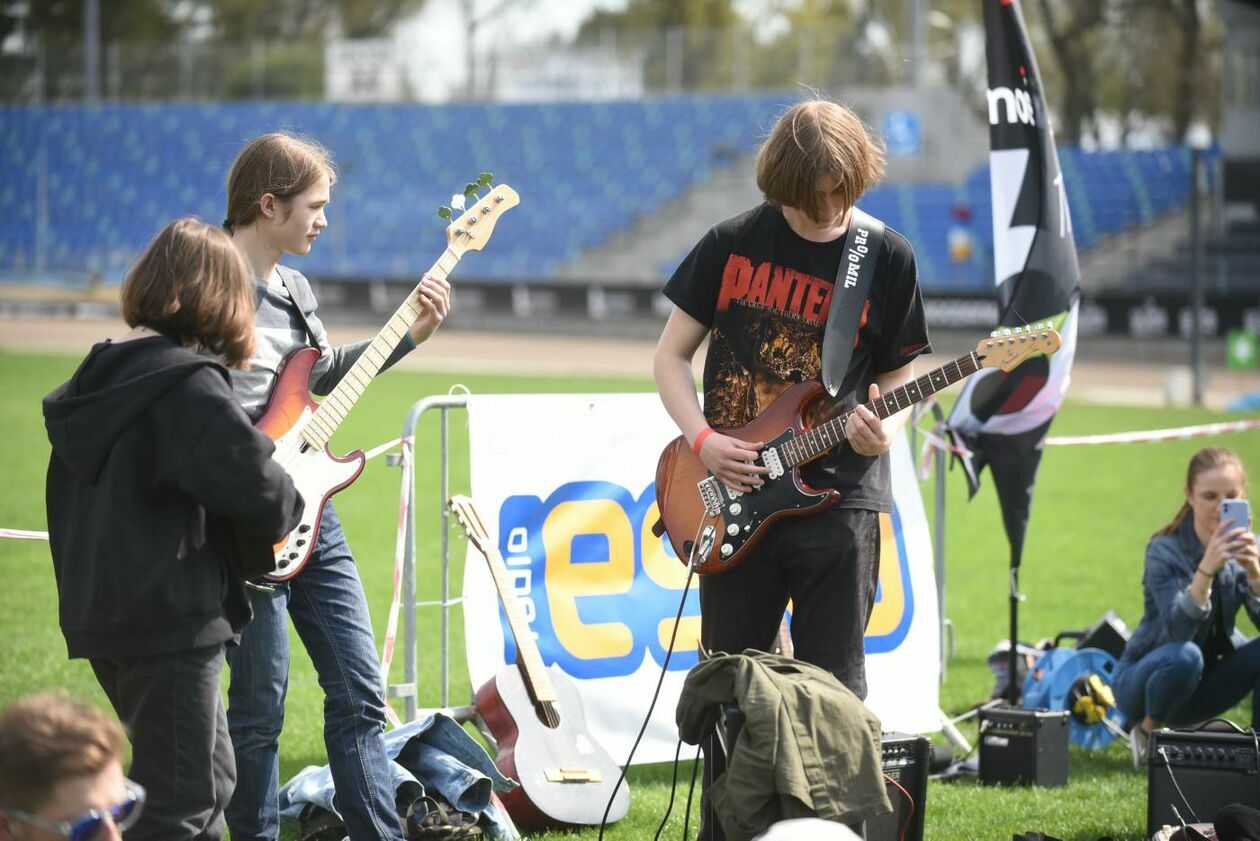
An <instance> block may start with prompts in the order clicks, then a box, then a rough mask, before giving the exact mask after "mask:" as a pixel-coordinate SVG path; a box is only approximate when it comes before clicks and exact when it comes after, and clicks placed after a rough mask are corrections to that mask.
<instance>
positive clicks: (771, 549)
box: [700, 508, 880, 841]
mask: <svg viewBox="0 0 1260 841" xmlns="http://www.w3.org/2000/svg"><path fill="white" fill-rule="evenodd" d="M879 545H880V536H879V513H878V512H875V511H867V510H863V509H857V508H832V509H829V510H826V511H822V512H819V513H817V514H812V515H805V516H803V517H800V518H799V519H787V520H781V521H779V523H777V524H776V525H775V526H773V527H772V531H771V532H770V533H769V534H768V535H766V536H765V537H764V538H763V539H762V542H761V543H760V544H759V545H758V546H757V548H756V551H755V552H754V553H753V554H752V556H751V557H748V558H745V559H744V561H743V562H742V563H741V564H740V565H739V566H737V567H735V568H734V569H732V570H729V571H727V572H723V573H719V574H716V575H707V576H704V577H703V578H701V579H700V612H701V617H700V636H701V641H702V642H703V643H704V646H705V648H706V649H708V650H709V651H721V652H725V653H727V654H738V653H740V652H741V651H743V650H744V649H746V648H754V649H757V650H759V651H768V650H770V648H771V644H772V643H773V641H774V639H775V635H776V634H777V632H778V629H779V624H780V622H781V621H782V619H783V611H784V610H785V609H786V607H787V604H788V599H789V598H790V599H791V600H792V645H793V647H794V648H795V650H796V651H795V654H796V658H797V659H798V660H804V661H805V662H807V663H812V664H813V665H815V666H820V667H822V668H824V669H826V670H827V671H829V672H831V673H832V674H834V675H835V676H836V678H837V679H838V680H839V681H840V682H841V683H843V684H844V685H845V686H847V687H848V688H849V689H850V690H851V691H852V692H853V694H855V695H857V696H858V697H859V698H865V697H866V651H865V641H864V637H865V634H866V624H867V622H868V621H869V620H870V617H871V610H872V608H873V607H874V605H875V588H876V585H877V583H878V582H879ZM703 747H704V759H705V767H704V775H703V786H704V787H705V788H707V787H708V785H709V783H711V782H712V781H713V780H714V779H716V778H717V777H718V776H719V775H720V774H721V773H722V771H723V770H725V759H726V757H725V754H724V752H723V751H722V749H721V747H720V745H718V743H717V741H716V739H715V738H711V739H708V740H706V741H705V744H704V745H703ZM704 803H705V804H706V806H705V808H704V821H703V825H702V829H701V835H700V837H701V839H702V841H720V839H722V838H723V837H724V836H723V835H722V834H721V829H720V828H719V827H716V826H714V824H715V823H716V822H715V821H714V820H713V816H712V815H711V813H710V811H709V809H708V807H707V803H708V800H707V799H706V800H705V801H704ZM854 828H855V830H857V829H858V827H854ZM859 834H860V832H859Z"/></svg>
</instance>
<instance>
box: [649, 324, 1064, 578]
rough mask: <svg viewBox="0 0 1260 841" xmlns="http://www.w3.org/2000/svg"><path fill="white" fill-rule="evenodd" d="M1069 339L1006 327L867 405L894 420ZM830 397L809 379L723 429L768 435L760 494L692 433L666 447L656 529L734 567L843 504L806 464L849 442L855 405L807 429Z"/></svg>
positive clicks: (712, 564)
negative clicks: (767, 541)
mask: <svg viewBox="0 0 1260 841" xmlns="http://www.w3.org/2000/svg"><path fill="white" fill-rule="evenodd" d="M1059 344H1060V339H1059V334H1058V333H1057V332H1056V331H1055V330H1053V329H1051V328H1050V327H1049V326H1042V325H1031V326H1026V327H1015V328H1008V329H1005V330H1001V331H998V332H996V333H994V334H993V335H992V336H991V337H989V338H988V339H985V340H984V341H982V342H980V343H979V344H978V345H976V349H975V350H974V351H972V352H971V353H969V354H967V355H966V356H960V357H959V358H957V359H955V360H954V361H953V362H950V363H948V364H946V365H942V366H941V367H939V368H936V369H935V370H932V371H929V372H928V373H926V374H924V375H923V376H921V377H919V378H917V379H915V380H914V381H913V382H910V383H907V384H906V385H904V386H901V387H900V388H895V389H892V390H891V391H889V392H888V393H887V394H884V395H881V396H880V398H879V399H877V400H873V401H870V402H868V403H867V404H866V408H867V409H870V410H871V411H872V412H874V413H875V414H876V415H877V416H879V417H880V418H881V419H882V418H886V417H888V416H889V415H893V414H896V413H897V412H900V411H901V410H902V409H905V408H907V407H909V406H912V405H914V404H915V403H918V402H919V401H921V400H923V399H925V398H926V397H928V396H930V395H932V394H935V393H936V392H938V391H940V390H941V389H943V388H947V387H948V386H950V385H953V384H954V383H956V382H958V381H959V380H961V379H963V378H964V377H968V376H970V375H971V374H974V373H975V372H976V371H978V370H980V369H981V368H1001V369H1002V370H1003V371H1010V370H1011V369H1012V368H1014V367H1015V366H1016V365H1019V364H1020V363H1021V362H1023V361H1024V360H1025V359H1027V358H1029V357H1030V356H1033V355H1035V354H1039V353H1045V354H1050V353H1054V352H1055V351H1057V350H1058V349H1059ZM824 395H825V391H824V390H823V387H822V384H821V383H819V382H818V381H817V380H806V381H804V382H800V383H797V384H796V385H794V386H792V387H791V388H789V389H787V390H786V391H784V392H783V393H782V394H780V395H779V396H778V397H777V398H776V399H775V401H774V402H773V403H771V404H770V405H769V406H767V407H766V408H765V410H764V411H763V412H762V413H761V414H760V415H758V416H757V419H756V420H754V421H752V422H751V423H749V424H746V425H744V426H740V427H736V428H734V429H723V430H719V431H720V432H721V433H722V434H724V435H729V436H731V437H733V438H739V439H740V440H743V441H764V442H766V444H765V447H764V449H762V451H761V453H760V455H759V456H758V458H757V460H756V464H759V465H764V466H765V467H766V468H768V470H769V472H768V473H767V474H766V475H765V476H764V477H763V478H764V480H765V484H763V485H762V486H761V487H760V488H758V489H756V490H755V491H752V492H751V493H740V492H739V491H735V490H732V489H730V488H728V487H727V486H726V485H724V484H722V482H721V481H719V480H718V478H717V477H716V476H714V475H713V474H711V473H709V471H708V468H706V467H705V466H704V463H703V462H702V461H700V457H699V456H697V455H696V454H695V453H694V452H692V450H691V447H689V446H688V445H687V440H686V439H685V438H683V437H682V436H679V437H678V438H675V439H674V440H673V441H671V442H670V443H669V445H668V446H666V447H665V450H664V452H662V453H661V458H660V461H659V462H658V463H657V466H656V501H657V505H658V506H659V507H660V509H661V519H660V520H659V521H658V522H657V523H656V525H655V526H654V527H653V532H654V533H655V534H656V535H657V536H658V537H659V536H660V535H661V534H662V532H665V533H667V534H668V535H669V541H670V544H671V545H672V546H673V547H674V552H675V554H677V555H678V558H679V560H681V561H682V562H683V563H684V564H685V563H687V562H688V559H689V558H690V557H691V554H692V550H693V549H695V550H696V552H695V554H696V558H695V570H696V572H698V573H700V574H702V575H704V574H712V573H719V572H725V571H727V570H729V569H732V568H733V567H734V566H735V565H736V564H738V563H739V562H740V561H742V560H743V559H744V558H745V557H746V556H747V554H748V552H749V550H750V549H752V547H753V546H755V545H756V543H757V541H758V540H760V539H761V537H762V536H763V535H765V534H766V533H767V532H768V531H769V530H770V528H771V526H772V525H773V524H774V522H775V521H776V520H780V519H782V518H784V517H792V516H800V515H802V514H809V513H811V512H814V511H819V510H822V509H823V508H828V507H830V506H832V505H834V504H836V503H837V502H839V501H840V494H839V493H838V492H837V491H835V490H831V489H824V490H818V489H816V488H811V487H810V486H809V485H807V484H805V482H803V481H802V480H801V475H800V468H801V466H802V465H805V464H807V463H809V462H811V461H813V460H814V459H816V458H818V457H819V456H821V455H823V454H824V453H828V452H830V451H831V450H834V449H836V448H837V447H840V446H843V445H844V444H845V443H846V438H845V432H844V429H845V426H846V425H847V424H848V422H849V418H850V417H852V415H853V412H852V411H850V412H846V413H844V414H842V415H838V416H836V417H833V418H831V419H830V420H827V421H825V422H822V423H819V424H816V425H815V426H814V427H813V428H811V429H807V428H806V427H805V421H804V418H806V417H808V416H809V410H810V409H811V408H812V407H814V404H815V403H816V401H818V400H820V399H821V398H822V397H823V396H824Z"/></svg>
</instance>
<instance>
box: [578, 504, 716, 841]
mask: <svg viewBox="0 0 1260 841" xmlns="http://www.w3.org/2000/svg"><path fill="white" fill-rule="evenodd" d="M713 519H714V518H712V517H705V518H702V519H701V520H700V525H699V526H698V527H697V528H696V534H695V540H693V541H692V543H691V553H690V554H689V555H688V557H687V580H686V582H684V583H683V590H682V598H680V599H679V600H678V613H677V614H675V616H674V629H673V630H672V631H671V632H670V635H669V647H668V648H667V649H665V662H664V663H662V664H661V674H660V677H658V678H657V679H656V689H654V690H653V691H652V702H651V703H650V704H648V711H647V715H645V716H644V717H643V725H642V726H641V727H640V728H639V733H638V735H636V736H635V737H634V744H632V745H631V746H630V753H629V754H628V755H627V756H626V762H625V764H624V765H623V766H622V767H621V773H620V774H619V775H618V776H617V783H616V784H615V785H614V786H613V790H612V792H611V793H610V794H609V795H608V805H606V806H605V807H604V816H603V817H602V818H600V821H599V841H604V830H605V829H606V828H607V827H608V815H609V813H611V812H612V807H613V801H615V800H616V799H617V792H618V790H620V788H621V784H622V783H623V782H625V780H626V769H627V768H629V767H630V763H631V761H633V759H634V754H635V751H637V750H638V749H639V743H640V742H641V741H643V734H644V733H646V732H647V727H648V723H649V722H651V720H652V713H653V711H655V710H656V702H657V701H658V700H660V697H661V686H662V685H664V683H665V675H666V673H667V672H668V671H669V661H670V659H671V658H672V657H673V656H674V643H675V642H676V641H677V640H678V626H679V625H681V624H682V614H683V608H684V607H686V605H687V594H688V593H690V592H691V579H692V578H693V577H694V576H695V574H696V555H697V554H698V552H697V550H698V549H699V548H700V545H701V539H700V536H701V535H702V534H703V533H704V529H705V527H706V526H707V525H708V524H709V521H710V520H713ZM681 751H682V740H681V739H680V740H679V746H678V752H679V753H681ZM674 761H675V762H677V754H675V757H674ZM692 778H693V780H694V778H695V769H692ZM671 797H672V795H671ZM688 802H689V803H690V798H688Z"/></svg>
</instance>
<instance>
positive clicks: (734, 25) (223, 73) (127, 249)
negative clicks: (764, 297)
mask: <svg viewBox="0 0 1260 841" xmlns="http://www.w3.org/2000/svg"><path fill="white" fill-rule="evenodd" d="M1021 5H1022V8H1023V11H1024V14H1025V16H1026V18H1027V22H1028V25H1029V30H1030V33H1031V35H1032V38H1033V41H1034V48H1035V50H1036V52H1037V55H1038V58H1039V62H1040V70H1041V72H1042V75H1043V77H1044V80H1045V84H1046V87H1047V91H1046V95H1047V98H1048V100H1049V102H1050V107H1051V110H1052V112H1053V113H1052V115H1051V116H1052V119H1053V124H1054V127H1055V131H1056V139H1057V142H1058V144H1059V155H1060V160H1061V162H1062V168H1063V177H1064V184H1063V188H1064V189H1065V190H1066V192H1067V195H1068V198H1069V202H1070V206H1071V211H1072V219H1071V224H1072V225H1073V227H1074V233H1075V238H1076V242H1077V244H1078V246H1079V248H1080V258H1081V264H1082V290H1083V293H1084V302H1083V306H1082V314H1081V329H1082V333H1083V334H1085V335H1090V334H1101V333H1112V334H1123V335H1128V336H1134V337H1150V338H1156V339H1158V338H1163V337H1182V338H1184V337H1186V336H1187V335H1188V334H1189V332H1190V326H1191V325H1190V320H1191V318H1192V315H1191V313H1192V312H1193V310H1192V308H1191V302H1192V291H1193V286H1194V283H1195V282H1196V281H1198V282H1199V283H1201V284H1202V285H1203V288H1204V289H1205V290H1206V302H1207V306H1206V307H1204V309H1203V315H1202V316H1201V324H1202V326H1203V327H1204V329H1205V331H1206V334H1207V335H1208V336H1209V337H1215V338H1217V339H1223V338H1224V337H1225V336H1227V335H1230V334H1235V333H1236V334H1238V335H1241V336H1243V337H1244V338H1245V337H1247V336H1250V337H1252V342H1251V347H1252V356H1253V357H1254V336H1255V334H1257V333H1260V304H1258V303H1257V299H1260V212H1258V209H1257V208H1258V203H1260V3H1257V2H1254V0H1025V2H1024V3H1022V4H1021ZM980 15H981V4H980V3H979V2H975V0H893V2H874V0H274V1H273V2H269V3H265V4H260V3H255V2H253V0H178V2H176V1H175V0H6V2H0V99H2V100H3V104H0V312H14V311H21V310H23V309H24V308H29V307H32V306H40V307H44V308H47V307H48V306H50V305H56V306H65V307H71V308H82V307H84V306H93V305H95V304H94V303H93V302H98V301H99V302H101V305H102V306H108V305H109V304H108V302H109V300H110V296H111V295H115V296H116V286H117V284H118V282H119V281H120V280H121V277H122V275H123V273H124V272H125V270H126V267H127V265H128V264H129V262H130V260H131V259H133V257H134V255H135V254H136V253H137V252H138V251H139V249H140V248H142V247H143V245H144V244H145V243H146V242H147V241H148V239H149V238H150V237H151V236H152V235H153V233H154V232H155V231H156V230H157V229H158V228H159V227H160V226H161V225H162V224H164V223H165V222H166V221H168V220H169V219H171V218H173V217H175V216H179V215H184V214H194V215H197V216H200V217H202V218H204V219H207V220H211V221H218V220H219V219H221V217H222V213H223V182H224V177H225V173H226V171H227V168H228V166H229V165H230V163H231V158H232V155H233V154H234V153H235V151H236V150H237V149H238V148H239V147H240V145H241V143H242V142H243V141H244V140H245V139H247V138H249V137H250V136H253V135H255V134H258V133H261V132H265V131H272V130H277V129H284V130H290V131H295V132H298V133H301V134H305V135H309V136H311V137H313V138H315V139H317V140H319V141H320V142H321V143H323V144H324V145H326V146H328V147H329V149H330V150H331V151H332V153H333V155H334V156H335V158H336V161H337V165H338V169H339V172H340V181H339V183H338V185H337V187H336V189H335V192H334V197H333V198H334V201H333V205H332V207H331V208H330V211H329V215H330V227H329V230H328V232H327V234H326V235H325V237H323V238H322V240H321V245H320V247H319V248H317V249H315V251H314V252H313V253H312V254H311V256H310V257H308V258H305V259H304V260H303V261H301V262H302V265H301V266H300V268H301V269H302V270H303V271H304V272H305V273H306V274H307V275H308V276H310V277H311V278H312V280H313V281H314V282H315V283H316V284H317V285H318V286H320V287H321V288H320V295H321V301H324V302H326V303H332V304H342V305H345V306H347V307H350V308H358V309H368V310H386V311H388V310H392V308H393V305H394V302H396V299H397V297H398V295H400V294H401V291H400V289H401V287H402V285H404V284H410V283H412V282H414V280H415V278H416V277H417V276H418V275H419V274H420V273H421V272H423V271H424V270H425V269H426V268H427V267H428V265H429V264H430V263H431V262H432V261H433V260H435V259H436V258H437V256H438V255H439V254H440V253H441V251H442V249H443V247H444V229H445V226H446V223H445V222H444V221H443V220H442V219H440V218H439V217H438V214H437V210H438V208H439V206H441V205H443V204H450V202H451V197H452V194H454V193H459V192H460V191H462V190H463V188H464V185H465V184H466V183H467V182H470V181H475V180H476V178H477V176H478V174H479V173H480V172H482V171H489V172H492V173H493V175H494V177H495V180H496V182H500V183H508V184H510V185H511V186H513V187H514V188H515V189H516V190H517V191H518V192H519V193H520V195H521V206H520V208H519V209H517V210H514V211H513V212H512V214H513V215H512V216H510V217H508V216H505V217H504V218H503V219H502V220H501V222H500V223H499V225H498V226H497V228H496V230H495V231H494V234H493V240H492V241H491V242H489V243H487V245H486V248H485V250H484V252H483V253H480V254H477V255H475V256H470V257H469V258H468V259H467V260H466V261H465V262H464V263H463V264H462V265H461V266H460V267H459V269H458V274H459V279H460V284H461V288H460V306H459V313H458V318H457V319H456V320H457V321H459V322H463V323H472V322H474V321H475V322H477V323H478V324H514V325H521V324H525V325H528V326H530V327H539V326H540V325H541V326H543V327H545V328H547V329H559V330H565V329H582V328H578V327H577V326H576V325H578V324H584V325H586V327H585V329H595V330H598V331H600V332H609V331H612V332H636V331H641V332H644V333H647V332H651V331H653V330H655V329H657V327H658V325H659V322H660V319H661V317H662V314H663V312H664V303H665V302H664V301H663V299H662V298H661V296H660V294H659V289H660V287H661V285H662V283H663V281H664V279H665V278H667V277H668V276H669V274H670V272H671V271H672V270H673V268H674V267H675V266H676V265H677V264H678V262H679V261H680V260H681V259H682V258H683V256H685V254H686V251H687V249H688V248H689V247H690V246H691V245H692V244H693V243H694V242H695V241H696V239H697V238H698V237H699V236H700V235H701V234H702V233H703V232H704V230H705V229H707V228H708V227H709V226H710V225H712V224H713V223H715V222H716V221H718V220H720V219H722V218H725V217H727V216H730V215H733V214H734V213H737V212H739V211H741V210H743V209H745V208H747V207H749V206H751V205H752V204H754V203H755V202H756V201H758V200H759V198H760V196H759V193H758V191H757V189H756V186H755V184H754V182H753V156H754V153H755V150H756V147H757V144H758V143H759V141H760V139H761V138H762V137H763V136H764V133H765V132H766V131H767V130H768V128H769V126H770V124H771V122H772V121H773V119H774V117H775V115H776V114H777V113H778V112H779V111H780V110H781V109H782V108H783V107H785V106H786V105H788V104H790V103H791V102H793V101H796V100H798V99H800V98H802V97H805V96H812V95H815V94H821V95H824V96H827V97H830V98H833V99H837V100H839V101H842V102H845V103H846V104H849V105H851V106H852V107H854V108H855V109H856V110H857V111H858V112H859V113H860V114H861V115H862V116H863V117H864V118H865V119H866V120H867V122H868V123H869V124H870V126H871V127H872V128H873V129H874V131H875V132H876V133H877V134H878V135H879V136H880V137H881V138H882V139H883V141H884V143H885V145H886V148H887V152H888V172H887V176H886V178H885V179H884V181H883V182H882V183H881V184H879V185H878V186H876V187H875V188H874V189H872V190H871V191H870V192H869V193H868V194H867V195H866V196H865V197H864V199H863V201H862V205H863V206H864V207H865V208H866V209H867V210H868V211H870V212H872V213H874V214H875V215H877V216H879V217H881V218H883V219H885V220H886V221H887V222H888V223H889V224H891V225H892V226H893V227H895V228H897V229H898V230H900V231H901V232H902V233H904V234H905V235H906V236H907V237H908V238H909V239H910V240H911V242H912V243H913V244H914V245H915V247H916V249H917V251H918V254H919V259H920V266H919V267H920V274H921V278H922V283H923V287H924V290H925V292H926V294H927V295H928V297H929V319H930V321H931V323H933V325H934V326H938V325H939V326H941V327H946V328H949V327H960V328H967V329H971V328H976V327H985V328H987V327H990V326H992V324H993V323H995V320H996V304H995V302H994V300H993V297H994V296H993V285H994V280H993V269H992V237H993V227H992V218H991V206H992V199H991V194H990V178H989V168H988V158H989V142H988V125H989V122H990V120H991V119H997V118H998V113H999V111H1000V109H1001V108H1002V107H1003V103H1002V102H1001V101H1000V98H997V97H995V94H994V93H993V92H989V93H988V94H986V90H985V85H986V83H985V56H984V32H983V24H982V21H981V18H980ZM393 287H399V288H398V289H395V288H393ZM67 296H68V297H67ZM50 301H51V302H53V303H52V304H50V303H49V302H50ZM32 302H38V303H32ZM574 316H582V318H574ZM1253 361H1254V360H1253Z"/></svg>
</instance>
